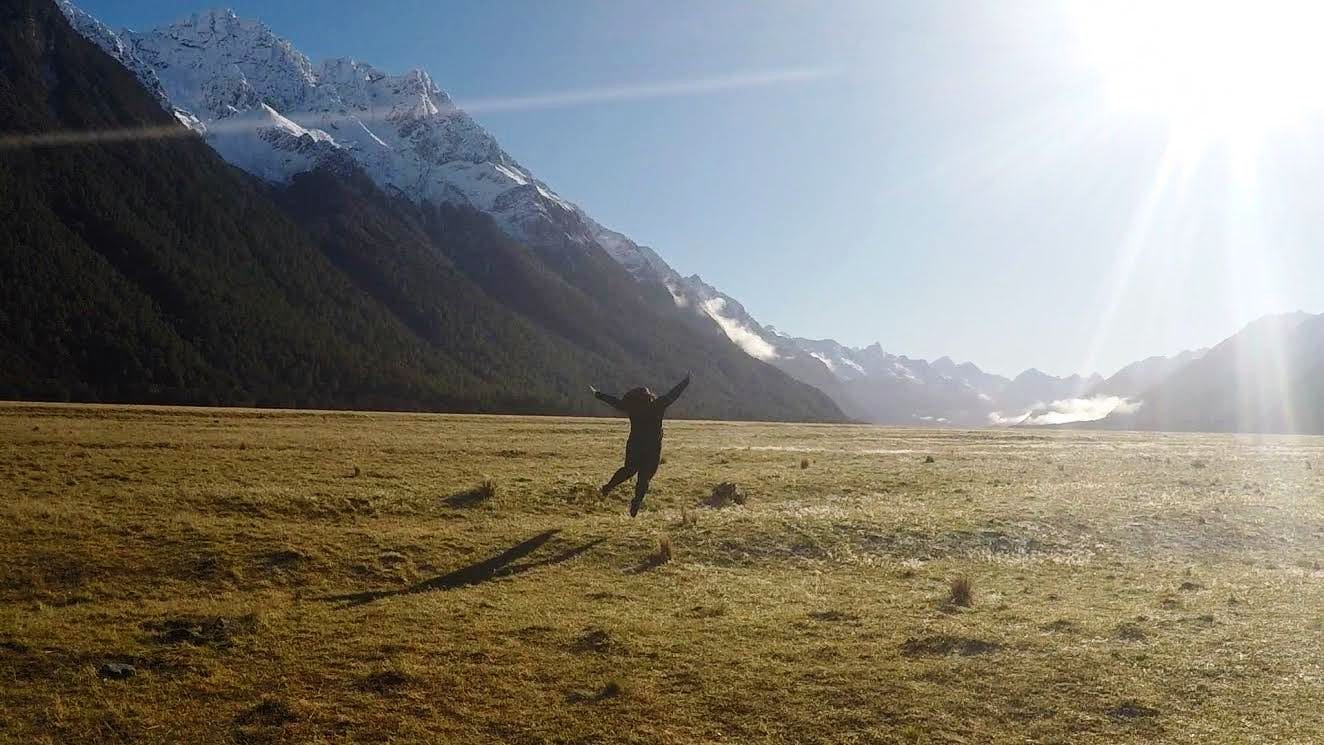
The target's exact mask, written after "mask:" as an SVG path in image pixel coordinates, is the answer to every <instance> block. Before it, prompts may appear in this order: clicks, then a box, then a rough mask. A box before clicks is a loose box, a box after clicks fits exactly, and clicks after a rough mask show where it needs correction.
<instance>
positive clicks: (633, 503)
mask: <svg viewBox="0 0 1324 745" xmlns="http://www.w3.org/2000/svg"><path fill="white" fill-rule="evenodd" d="M655 473H657V461H656V460H653V461H652V462H650V463H646V464H644V466H643V467H642V468H640V469H639V478H637V479H635V481H634V499H632V500H630V517H634V516H635V515H637V514H639V508H640V507H643V506H644V497H645V496H646V495H647V494H648V482H649V481H652V480H653V474H655Z"/></svg>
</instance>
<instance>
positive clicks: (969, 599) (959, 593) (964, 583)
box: [947, 575, 975, 608]
mask: <svg viewBox="0 0 1324 745" xmlns="http://www.w3.org/2000/svg"><path fill="white" fill-rule="evenodd" d="M947 602H948V603H950V604H952V605H955V606H957V607H958V608H969V607H971V606H973V605H974V604H975V588H974V585H973V584H971V582H970V578H969V577H966V576H965V575H962V576H960V577H956V578H955V579H953V580H952V585H951V587H950V588H949V590H948V594H947Z"/></svg>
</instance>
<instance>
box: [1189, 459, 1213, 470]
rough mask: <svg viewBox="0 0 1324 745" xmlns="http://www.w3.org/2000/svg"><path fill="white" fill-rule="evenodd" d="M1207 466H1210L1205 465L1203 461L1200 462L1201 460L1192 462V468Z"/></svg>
mask: <svg viewBox="0 0 1324 745" xmlns="http://www.w3.org/2000/svg"><path fill="white" fill-rule="evenodd" d="M1207 465H1209V464H1208V463H1205V462H1204V461H1203V460H1200V459H1199V458H1196V459H1195V460H1193V461H1191V468H1204V467H1205V466H1207Z"/></svg>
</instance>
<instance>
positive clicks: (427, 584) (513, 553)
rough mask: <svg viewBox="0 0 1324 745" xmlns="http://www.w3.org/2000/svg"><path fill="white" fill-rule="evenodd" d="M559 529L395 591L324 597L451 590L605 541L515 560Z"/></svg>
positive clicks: (339, 599)
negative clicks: (537, 556) (532, 559)
mask: <svg viewBox="0 0 1324 745" xmlns="http://www.w3.org/2000/svg"><path fill="white" fill-rule="evenodd" d="M559 532H561V531H560V530H548V531H545V532H542V533H539V534H537V535H535V536H533V537H532V538H529V539H527V540H524V541H521V542H520V543H517V544H515V545H514V546H511V547H510V548H508V549H506V550H505V551H502V552H501V553H499V554H497V555H496V556H493V557H492V558H490V559H484V560H482V561H479V562H476V563H473V564H470V565H468V566H466V567H461V568H460V569H456V570H455V571H453V572H448V573H447V574H443V575H440V576H437V577H433V578H431V579H426V580H423V581H421V582H418V583H415V584H413V585H410V586H409V587H403V588H400V589H397V590H367V591H364V592H355V593H350V594H347V595H331V596H329V597H326V598H323V599H324V600H326V601H327V602H330V603H341V604H344V605H347V606H348V605H363V604H365V603H371V602H374V601H377V600H381V599H382V598H388V597H392V596H395V595H409V594H412V593H416V592H430V591H432V590H453V589H455V588H457V587H465V586H467V585H477V584H482V583H483V582H487V581H489V580H493V579H500V578H502V577H511V576H514V575H516V574H521V573H523V572H527V571H529V570H530V569H537V568H538V567H545V566H551V565H553V564H560V563H561V562H563V561H569V560H570V559H573V558H575V557H576V556H579V555H580V554H582V553H584V552H586V551H588V550H589V549H591V548H593V547H594V546H596V545H598V544H599V543H602V541H603V540H604V539H602V538H595V539H593V540H591V541H589V542H588V543H585V544H582V545H579V546H574V547H571V548H568V549H566V550H565V551H562V552H560V553H558V554H556V555H554V556H551V557H549V558H546V559H542V560H540V561H529V562H525V563H523V564H515V563H514V562H516V561H518V560H520V559H523V558H524V557H526V556H528V555H529V554H531V553H533V552H534V551H537V550H538V549H539V548H541V547H542V545H543V544H544V543H546V542H547V541H549V540H551V539H552V537H553V536H555V535H556V534H557V533H559Z"/></svg>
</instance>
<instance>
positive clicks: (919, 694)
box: [0, 405, 1324, 743]
mask: <svg viewBox="0 0 1324 745" xmlns="http://www.w3.org/2000/svg"><path fill="white" fill-rule="evenodd" d="M625 427H626V423H625V422H623V421H620V420H611V419H604V420H592V419H535V418H517V417H462V416H413V415H369V414H357V413H328V412H289V413H279V412H260V411H241V410H201V409H195V410H186V409H146V408H112V407H76V406H29V405H12V406H5V407H0V494H3V495H4V501H3V502H0V549H2V550H3V556H4V559H5V560H4V562H3V563H0V676H3V681H2V683H3V687H2V688H0V710H2V711H3V712H4V714H3V717H0V740H4V741H9V742H24V743H26V742H51V743H57V742H59V743H63V742H123V741H134V742H159V743H179V742H188V743H194V742H199V743H202V742H340V741H348V742H418V741H425V742H463V743H470V742H476V743H483V742H492V743H496V742H516V743H537V742H546V741H556V742H640V743H643V742H667V743H690V742H762V743H783V742H784V743H793V742H823V743H837V742H933V743H983V742H1019V741H1031V742H1080V743H1114V742H1136V743H1139V742H1188V741H1199V742H1205V743H1223V742H1226V743H1234V742H1260V741H1268V742H1314V741H1318V737H1319V734H1318V733H1320V732H1324V706H1321V705H1320V704H1321V701H1324V613H1322V611H1324V573H1322V572H1321V571H1320V564H1321V562H1324V482H1322V481H1321V479H1320V478H1319V477H1318V476H1317V474H1319V473H1320V472H1321V471H1320V469H1316V468H1313V466H1312V463H1315V462H1318V461H1320V456H1321V455H1324V441H1321V440H1319V439H1305V438H1300V439H1292V438H1251V437H1225V436H1200V435H1189V436H1188V435H1127V434H1097V433H1071V432H1061V433H1043V432H1023V431H984V432H960V431H951V430H909V431H907V430H896V429H884V428H873V427H856V426H796V425H768V424H716V423H699V422H673V423H670V424H668V429H667V445H666V447H667V459H668V463H667V464H666V465H665V466H664V467H663V468H662V470H661V472H660V473H659V474H658V476H657V478H656V479H655V480H654V482H653V483H654V490H653V493H652V494H650V496H649V498H648V501H647V502H646V504H645V506H644V510H643V511H642V512H641V513H640V516H639V517H638V518H637V519H635V520H631V519H630V518H629V517H628V516H627V515H626V504H627V500H628V497H629V494H628V492H629V490H628V489H622V490H618V494H616V495H613V496H610V497H602V496H600V495H599V494H598V492H597V486H598V485H599V484H601V483H602V481H604V480H605V479H606V478H607V476H608V475H610V474H611V472H612V471H613V470H614V469H615V468H616V467H617V466H618V465H619V461H620V457H621V448H622V445H623V441H624V433H625ZM926 456H933V461H932V462H926ZM807 458H812V459H813V460H814V468H812V469H804V468H801V467H800V464H801V462H802V460H804V459H807ZM1196 462H1199V463H1201V464H1202V467H1193V466H1192V464H1193V463H1196ZM723 482H730V483H734V484H738V485H739V490H740V492H741V493H742V494H743V495H748V500H747V501H746V502H745V504H743V505H730V504H729V505H727V506H726V507H724V508H723V509H709V508H707V507H701V506H700V505H701V504H702V503H704V502H705V501H707V500H708V499H709V498H710V497H711V495H712V493H713V489H714V487H715V486H716V485H718V484H721V483H723ZM484 484H488V485H490V488H483V487H482V485H484ZM475 490H476V491H475ZM475 494H476V495H477V498H471V497H473V496H474V495H475ZM660 536H666V537H667V538H668V539H669V542H670V544H671V545H672V546H673V550H672V552H671V560H670V561H668V562H665V563H657V562H653V561H650V557H652V556H654V555H655V554H657V553H658V552H659V537H660ZM953 577H966V578H968V579H969V580H970V582H971V583H972V584H973V585H974V586H976V587H977V588H978V598H977V602H976V603H975V604H974V605H972V606H971V607H964V608H963V607H959V606H954V605H952V604H950V603H947V602H945V600H946V599H947V598H948V596H949V595H950V591H951V587H950V581H951V578H953ZM123 664H127V665H131V666H132V667H133V674H132V675H129V676H128V677H122V678H121V677H117V675H119V673H117V672H116V671H117V670H122V668H118V667H108V666H114V665H123Z"/></svg>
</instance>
